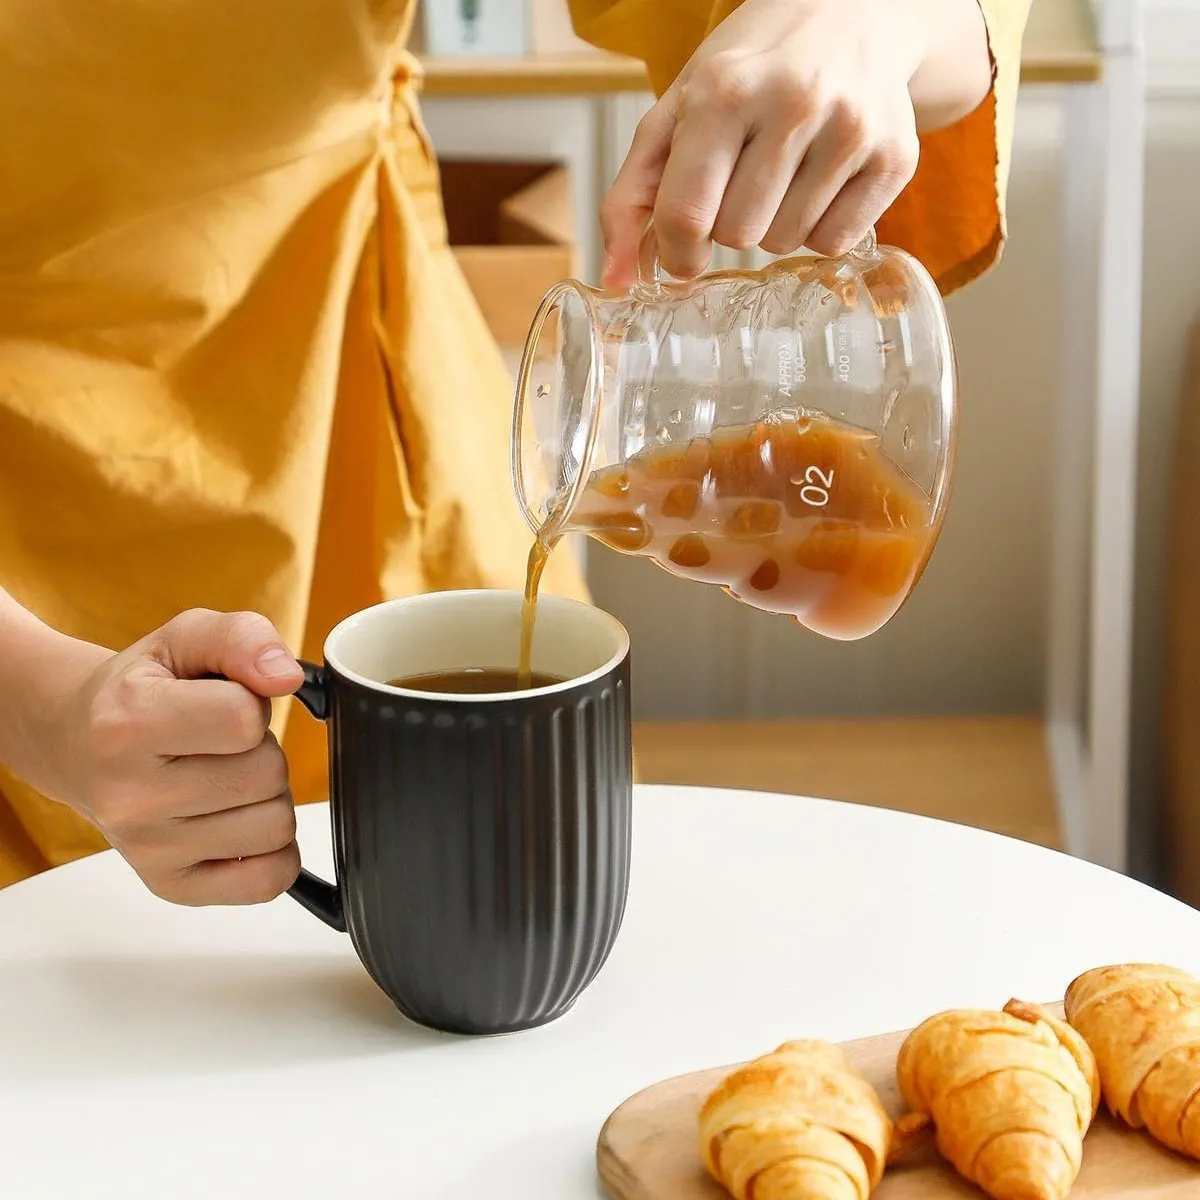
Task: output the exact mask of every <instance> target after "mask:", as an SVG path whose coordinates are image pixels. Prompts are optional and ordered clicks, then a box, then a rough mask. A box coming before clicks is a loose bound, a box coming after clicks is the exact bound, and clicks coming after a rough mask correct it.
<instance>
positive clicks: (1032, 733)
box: [634, 717, 1063, 850]
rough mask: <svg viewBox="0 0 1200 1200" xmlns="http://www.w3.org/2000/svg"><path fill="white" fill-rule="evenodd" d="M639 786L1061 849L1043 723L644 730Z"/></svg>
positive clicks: (637, 731)
mask: <svg viewBox="0 0 1200 1200" xmlns="http://www.w3.org/2000/svg"><path fill="white" fill-rule="evenodd" d="M634 751H635V753H636V755H637V765H638V778H639V779H640V780H641V781H642V782H644V783H681V784H696V785H700V786H708V787H732V788H747V789H751V790H759V791H766V792H782V793H785V794H790V795H806V796H827V797H834V798H836V799H838V800H848V801H850V802H852V803H855V804H872V805H877V806H879V807H881V808H891V809H899V810H901V811H903V812H911V813H916V814H918V815H920V816H926V817H937V818H940V819H942V820H948V821H955V822H958V823H959V824H965V825H973V826H975V827H976V828H979V829H987V830H990V831H992V832H993V833H1002V834H1007V835H1008V836H1010V837H1017V838H1021V839H1022V840H1023V841H1028V842H1035V843H1037V844H1038V845H1042V846H1049V847H1051V848H1052V849H1056V850H1058V849H1062V844H1063V843H1062V835H1061V831H1060V829H1059V824H1058V818H1057V816H1056V813H1055V801H1054V780H1053V777H1052V775H1051V771H1050V764H1049V761H1048V758H1047V754H1046V737H1045V732H1044V727H1043V725H1042V722H1041V721H1040V720H1039V719H1038V718H1036V717H895V718H891V717H889V718H877V719H865V720H863V719H859V720H845V719H841V718H838V719H820V720H816V719H813V720H799V721H793V720H776V721H642V722H639V723H638V724H637V725H636V726H635V728H634Z"/></svg>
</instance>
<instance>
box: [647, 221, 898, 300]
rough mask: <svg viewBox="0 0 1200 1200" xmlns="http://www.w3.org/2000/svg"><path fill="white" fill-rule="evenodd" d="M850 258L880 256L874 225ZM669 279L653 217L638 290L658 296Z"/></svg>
mask: <svg viewBox="0 0 1200 1200" xmlns="http://www.w3.org/2000/svg"><path fill="white" fill-rule="evenodd" d="M850 256H851V257H854V258H865V259H873V258H877V257H878V256H879V244H878V242H877V241H876V239H875V226H874V225H872V226H871V227H870V228H869V229H868V230H867V232H866V233H865V234H863V236H862V238H861V239H860V240H859V242H858V243H857V245H855V247H854V248H853V249H852V250H851V251H850ZM669 278H670V276H669V275H668V274H667V272H666V271H665V270H664V269H663V265H662V261H661V259H660V258H659V257H658V236H657V235H656V233H655V231H654V218H653V217H651V218H650V220H649V221H647V222H646V228H645V230H644V231H643V232H642V240H641V242H640V243H639V244H638V277H637V290H638V291H640V292H644V293H649V294H650V295H656V294H658V293H659V292H661V291H662V288H663V283H664V282H665V281H666V280H667V279H669Z"/></svg>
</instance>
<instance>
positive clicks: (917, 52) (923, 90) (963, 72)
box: [900, 0, 992, 131]
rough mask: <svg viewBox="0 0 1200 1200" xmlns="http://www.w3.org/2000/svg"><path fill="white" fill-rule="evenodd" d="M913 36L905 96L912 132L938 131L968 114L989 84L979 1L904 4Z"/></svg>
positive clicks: (988, 60) (984, 27)
mask: <svg viewBox="0 0 1200 1200" xmlns="http://www.w3.org/2000/svg"><path fill="white" fill-rule="evenodd" d="M900 8H901V12H902V20H904V21H905V22H906V23H907V24H908V25H909V27H910V29H911V30H912V31H913V39H912V42H911V43H910V44H911V55H910V57H909V59H908V61H909V63H911V64H915V65H913V69H912V73H911V74H910V76H909V82H908V91H909V96H910V97H911V99H912V103H913V110H914V111H915V113H916V116H917V127H918V129H920V130H921V131H926V130H931V129H942V128H945V127H946V126H948V125H952V124H954V123H955V122H956V121H959V120H961V119H962V118H963V117H965V116H967V115H968V114H969V113H971V112H973V111H974V110H975V109H976V108H977V107H978V106H979V105H980V104H981V103H982V101H983V99H984V97H985V96H986V95H987V93H988V89H989V88H990V87H991V83H992V60H991V53H990V50H989V47H988V31H987V23H986V21H985V20H984V17H983V10H982V9H981V7H980V5H979V0H904V3H903V4H902V5H901V6H900Z"/></svg>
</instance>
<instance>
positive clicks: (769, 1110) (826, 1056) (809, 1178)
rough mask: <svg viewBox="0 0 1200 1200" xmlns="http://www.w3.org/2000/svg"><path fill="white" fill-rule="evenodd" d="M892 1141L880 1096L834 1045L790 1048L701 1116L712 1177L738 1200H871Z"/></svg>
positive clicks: (743, 1075) (748, 1070) (717, 1092)
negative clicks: (869, 1197)
mask: <svg viewBox="0 0 1200 1200" xmlns="http://www.w3.org/2000/svg"><path fill="white" fill-rule="evenodd" d="M891 1139H892V1123H891V1120H890V1119H889V1118H888V1115H887V1113H886V1112H885V1111H884V1108H883V1105H882V1104H881V1103H880V1101H879V1097H878V1095H876V1092H875V1089H874V1088H873V1087H872V1086H871V1085H870V1083H868V1082H867V1080H866V1079H865V1078H864V1077H863V1076H862V1075H861V1074H859V1072H858V1071H857V1070H856V1069H855V1068H854V1067H853V1066H852V1065H851V1064H850V1062H849V1061H848V1060H847V1058H846V1056H845V1054H844V1053H843V1052H842V1051H841V1049H839V1048H838V1047H837V1046H834V1045H831V1044H830V1043H828V1042H821V1041H795V1042H786V1043H784V1045H782V1046H780V1047H779V1049H778V1050H775V1051H774V1052H773V1053H771V1054H766V1055H763V1057H761V1058H757V1059H755V1060H754V1061H753V1062H751V1063H748V1064H746V1065H745V1066H743V1067H739V1068H738V1069H737V1070H736V1071H734V1072H732V1074H730V1075H727V1076H726V1077H725V1078H724V1079H723V1080H722V1081H721V1082H720V1083H719V1084H718V1085H717V1087H716V1088H715V1089H714V1090H713V1091H712V1093H711V1094H710V1095H709V1096H708V1098H707V1099H706V1100H705V1102H704V1105H703V1107H702V1108H701V1110H700V1152H701V1158H702V1159H703V1162H704V1167H705V1169H706V1170H707V1171H708V1173H709V1174H710V1175H711V1176H712V1177H713V1179H715V1180H716V1181H717V1182H718V1183H719V1184H721V1185H722V1186H723V1187H724V1188H725V1189H726V1190H727V1191H728V1192H729V1193H730V1194H731V1195H732V1196H733V1197H734V1200H867V1197H868V1196H869V1195H870V1194H871V1192H872V1190H873V1189H874V1188H875V1186H876V1185H877V1184H878V1183H879V1180H880V1178H881V1177H882V1175H883V1169H884V1166H885V1165H886V1162H887V1158H888V1152H889V1148H890V1146H891Z"/></svg>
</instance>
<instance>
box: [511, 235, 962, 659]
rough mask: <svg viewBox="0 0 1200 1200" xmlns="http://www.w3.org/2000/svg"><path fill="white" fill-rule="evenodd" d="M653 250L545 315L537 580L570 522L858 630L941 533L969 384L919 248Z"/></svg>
mask: <svg viewBox="0 0 1200 1200" xmlns="http://www.w3.org/2000/svg"><path fill="white" fill-rule="evenodd" d="M653 245H654V243H653V231H652V230H651V231H650V232H649V234H648V236H647V239H646V240H645V242H644V246H643V258H642V269H641V271H640V275H639V279H638V281H637V283H636V284H635V285H634V286H633V287H632V288H631V289H629V290H628V291H627V292H623V293H620V294H613V293H602V292H599V291H596V290H594V289H591V288H588V287H585V286H584V285H583V284H581V283H579V282H578V281H576V280H567V281H564V282H563V283H560V284H558V285H557V286H556V287H555V288H553V289H551V291H550V292H549V293H547V295H546V297H545V298H544V299H543V301H542V304H541V306H540V307H539V309H538V312H537V314H536V316H535V317H534V320H533V323H532V326H531V329H530V333H529V336H528V339H527V341H526V345H525V350H524V354H523V356H522V361H521V367H520V373H519V376H518V382H517V392H516V402H515V407H514V418H513V442H512V468H513V484H514V489H515V492H516V495H517V499H518V503H519V504H520V505H521V508H522V511H523V512H524V514H525V517H526V521H527V522H528V524H529V526H530V529H531V531H532V532H533V534H534V543H533V547H532V549H531V552H530V556H529V562H528V569H527V575H526V600H525V610H524V619H523V622H522V638H521V647H520V651H521V653H520V670H521V672H522V673H523V675H524V677H527V675H528V671H529V668H530V666H531V650H532V642H533V628H534V621H535V614H536V602H537V589H538V582H539V579H540V576H541V572H542V570H543V568H544V566H545V561H546V558H547V557H548V555H549V554H550V553H552V552H553V551H554V548H555V547H556V545H557V544H558V543H559V542H560V541H561V539H562V538H563V537H564V536H565V535H566V534H568V533H583V534H585V535H587V536H590V537H592V538H593V539H595V540H597V541H599V542H601V543H603V544H605V545H607V546H609V547H611V548H612V549H615V550H617V551H618V552H620V553H624V554H629V555H635V556H638V557H644V558H649V559H650V560H651V561H653V562H654V563H656V564H657V565H658V566H659V567H661V568H663V569H665V570H667V571H669V572H671V573H672V574H675V575H678V576H681V577H683V578H686V579H692V580H696V581H698V582H703V583H709V584H714V585H716V586H718V587H721V588H722V589H723V590H724V591H726V592H727V593H728V594H729V595H731V596H733V597H734V598H735V599H737V600H740V601H742V602H743V603H746V604H749V605H751V606H752V607H755V608H758V609H761V610H763V611H766V612H770V613H777V614H782V615H787V616H790V617H792V618H793V619H795V620H796V621H797V622H799V623H800V624H801V625H803V626H805V627H806V628H808V629H809V630H811V631H813V632H816V633H820V634H822V635H823V636H826V637H830V638H835V639H838V640H855V639H858V638H862V637H866V636H868V635H869V634H871V633H873V632H875V631H876V630H878V629H880V628H881V627H882V626H883V625H884V624H886V623H887V621H889V620H890V619H891V618H892V616H894V615H895V613H896V612H897V611H898V610H899V608H900V607H901V606H902V605H903V603H904V602H905V600H906V599H907V598H908V596H909V595H910V594H911V593H912V590H913V588H914V587H915V585H916V583H917V581H918V580H919V578H920V576H921V574H922V572H923V570H924V568H925V566H926V564H927V562H928V561H929V557H930V555H931V553H932V551H933V547H934V545H935V543H936V541H937V537H938V534H939V532H940V529H941V525H942V521H943V519H944V516H945V511H946V505H947V502H948V499H949V495H950V485H951V479H952V474H953V465H954V451H955V440H956V432H957V380H956V369H955V361H954V350H953V343H952V339H951V335H950V329H949V323H948V320H947V316H946V311H945V307H944V305H943V303H942V299H941V296H940V294H939V293H938V290H937V287H936V285H935V284H934V282H933V280H932V279H931V278H930V277H929V275H928V273H927V272H926V271H925V270H924V268H923V267H922V266H921V264H920V263H919V262H918V261H917V260H916V259H915V258H913V257H912V256H911V255H909V254H907V253H906V252H905V251H903V250H900V249H897V248H894V247H888V246H878V245H877V244H876V242H875V239H874V236H873V234H872V235H869V236H868V237H867V238H865V239H864V240H863V242H861V243H860V244H859V245H858V246H857V247H855V249H854V250H852V251H851V252H850V253H849V254H847V255H845V256H843V257H841V258H817V257H811V256H798V257H794V258H789V259H783V260H780V261H777V262H775V263H772V264H771V265H769V266H767V267H765V268H763V269H762V270H758V271H747V270H733V271H716V272H712V273H709V274H707V275H703V276H701V277H700V278H698V279H696V280H695V281H693V282H690V283H682V282H676V281H673V280H669V279H667V278H666V277H665V276H664V275H663V273H662V270H661V268H660V266H659V264H658V261H657V258H656V256H655V254H654V250H653Z"/></svg>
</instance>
